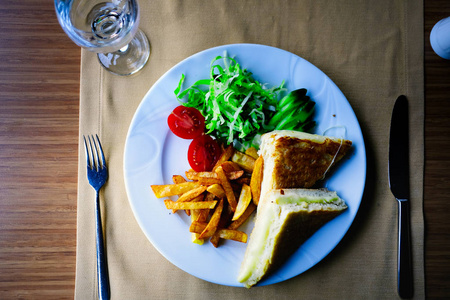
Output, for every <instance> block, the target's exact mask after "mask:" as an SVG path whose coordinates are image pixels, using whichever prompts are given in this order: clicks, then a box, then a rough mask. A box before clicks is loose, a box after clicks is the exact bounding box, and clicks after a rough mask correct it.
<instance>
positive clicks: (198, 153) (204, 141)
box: [188, 135, 222, 172]
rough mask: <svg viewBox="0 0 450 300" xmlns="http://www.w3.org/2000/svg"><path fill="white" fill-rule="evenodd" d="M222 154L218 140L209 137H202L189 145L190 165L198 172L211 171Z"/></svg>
mask: <svg viewBox="0 0 450 300" xmlns="http://www.w3.org/2000/svg"><path fill="white" fill-rule="evenodd" d="M221 153H222V150H221V149H220V146H219V144H218V143H217V142H216V140H214V139H213V138H212V137H210V136H209V135H201V136H199V137H196V138H195V139H194V140H193V141H192V142H191V144H190V145H189V149H188V161H189V165H190V166H191V168H192V169H194V171H196V172H203V171H211V170H212V168H213V167H214V164H215V163H216V162H217V160H218V159H219V157H220V154H221Z"/></svg>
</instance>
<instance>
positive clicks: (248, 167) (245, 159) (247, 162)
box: [231, 151, 256, 173]
mask: <svg viewBox="0 0 450 300" xmlns="http://www.w3.org/2000/svg"><path fill="white" fill-rule="evenodd" d="M231 161H233V162H235V163H237V164H238V165H239V166H240V167H241V168H242V169H244V170H245V171H247V172H249V173H252V172H253V166H254V165H255V161H256V159H254V158H253V157H251V156H250V155H247V154H245V153H243V152H240V151H234V153H233V156H232V157H231Z"/></svg>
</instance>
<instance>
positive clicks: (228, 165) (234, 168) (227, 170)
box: [221, 160, 242, 173]
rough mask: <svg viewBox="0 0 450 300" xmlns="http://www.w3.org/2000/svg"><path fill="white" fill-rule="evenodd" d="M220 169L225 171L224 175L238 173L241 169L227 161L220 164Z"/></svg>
mask: <svg viewBox="0 0 450 300" xmlns="http://www.w3.org/2000/svg"><path fill="white" fill-rule="evenodd" d="M221 166H222V169H223V170H224V171H225V173H230V172H234V171H240V170H242V168H241V167H240V166H239V165H238V164H237V163H235V162H233V161H231V160H228V161H226V162H224V163H222V164H221Z"/></svg>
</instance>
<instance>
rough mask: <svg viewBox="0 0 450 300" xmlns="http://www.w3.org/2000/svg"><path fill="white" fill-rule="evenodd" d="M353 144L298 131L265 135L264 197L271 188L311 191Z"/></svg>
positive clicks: (263, 151)
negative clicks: (307, 189) (310, 188)
mask: <svg viewBox="0 0 450 300" xmlns="http://www.w3.org/2000/svg"><path fill="white" fill-rule="evenodd" d="M351 146H352V142H351V141H349V140H345V139H339V138H334V137H326V136H321V135H315V134H309V133H304V132H299V131H290V130H279V131H272V132H269V133H266V134H264V135H262V137H261V146H260V155H262V156H263V159H264V180H263V187H262V191H261V194H263V193H264V192H267V191H269V190H271V189H285V188H309V187H312V186H314V184H315V183H316V182H317V181H318V180H320V179H323V178H324V177H325V174H326V173H327V172H328V170H329V169H330V168H331V167H332V166H333V165H334V164H335V163H337V162H338V161H339V160H341V159H342V157H344V155H346V154H347V152H348V151H349V150H350V148H351Z"/></svg>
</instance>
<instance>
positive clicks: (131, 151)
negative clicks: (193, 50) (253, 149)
mask: <svg viewBox="0 0 450 300" xmlns="http://www.w3.org/2000/svg"><path fill="white" fill-rule="evenodd" d="M225 51H226V52H227V53H228V55H229V56H231V57H235V58H236V59H237V61H238V62H239V63H240V64H241V66H242V67H243V68H246V69H248V70H249V71H251V72H252V73H253V76H254V78H255V79H256V80H259V81H260V82H263V83H269V84H270V85H279V84H280V83H281V82H282V81H283V80H285V81H286V85H285V86H286V87H287V89H288V90H289V91H290V90H294V89H297V88H306V89H307V90H308V95H309V96H310V97H311V99H313V100H314V101H315V102H316V113H315V119H316V121H317V123H318V126H317V127H316V133H318V134H323V133H324V132H325V131H326V130H327V129H329V128H332V127H333V128H334V127H336V126H343V127H345V130H344V129H342V127H338V128H337V129H331V130H328V131H327V132H326V134H327V135H335V136H338V137H341V136H342V135H343V134H346V135H345V137H346V138H347V139H350V140H352V141H353V152H352V153H351V154H350V155H349V156H348V157H347V159H345V161H344V162H342V163H340V164H339V165H338V167H337V168H335V171H333V172H332V174H330V177H329V178H328V179H326V181H325V182H324V186H326V187H327V188H329V189H330V190H335V191H337V192H338V194H339V196H340V197H342V198H343V199H344V200H345V201H346V202H347V204H348V207H349V209H348V210H347V211H345V212H344V213H343V214H341V215H340V216H338V217H337V218H335V219H334V220H332V221H331V222H329V223H328V224H326V225H325V226H323V227H322V228H321V229H320V230H319V231H318V232H317V233H316V234H314V235H313V236H312V237H311V238H310V239H309V240H308V241H307V242H306V243H304V244H303V245H302V246H301V248H299V250H298V251H297V252H296V253H295V254H294V255H293V256H292V257H291V258H290V259H289V260H288V262H287V263H286V264H285V265H284V266H283V267H282V268H281V269H279V270H278V271H277V272H275V273H273V274H272V275H271V276H269V277H267V278H266V279H265V280H263V281H261V282H260V283H259V285H268V284H273V283H277V282H281V281H284V280H287V279H289V278H292V277H294V276H297V275H299V274H301V273H303V272H304V271H306V270H308V269H309V268H311V267H312V266H314V265H315V264H316V263H318V262H319V261H320V260H322V259H323V258H324V257H325V256H326V255H327V254H328V253H329V252H330V251H331V250H333V248H334V247H335V246H336V245H337V244H338V243H339V241H340V240H341V239H342V238H343V236H344V235H345V234H346V232H347V230H348V228H349V227H350V225H351V223H352V222H353V219H354V218H355V215H356V213H357V211H358V208H359V205H360V202H361V198H362V194H363V190H364V184H365V178H366V153H365V148H364V140H363V136H362V133H361V129H360V126H359V123H358V120H357V118H356V116H355V114H354V112H353V110H352V108H351V106H350V104H349V103H348V101H347V100H346V98H345V96H344V95H343V94H342V92H341V91H340V90H339V88H338V87H337V86H336V85H335V84H334V83H333V82H332V81H331V80H330V79H329V78H328V77H327V76H326V75H325V74H324V73H323V72H322V71H320V70H319V69H318V68H316V67H315V66H314V65H312V64H311V63H309V62H307V61H306V60H304V59H302V58H300V57H298V56H296V55H294V54H292V53H289V52H287V51H284V50H281V49H277V48H273V47H269V46H262V45H255V44H233V45H224V46H220V47H216V48H212V49H208V50H205V51H202V52H200V53H197V54H195V55H193V56H191V57H189V58H187V59H185V60H183V61H182V62H180V63H179V64H177V65H176V66H174V67H173V68H172V69H170V70H169V71H168V72H167V73H166V74H164V76H162V77H161V78H160V79H159V80H158V81H157V82H156V83H155V84H154V86H153V87H151V89H150V90H149V91H148V93H147V94H146V96H145V97H144V99H143V100H142V102H141V104H140V105H139V107H138V109H137V111H136V113H135V115H134V118H133V120H132V123H131V125H130V128H129V132H128V135H127V139H126V143H125V154H124V176H125V185H126V190H127V194H128V198H129V201H130V204H131V207H132V210H133V212H134V215H135V217H136V219H137V221H138V223H139V225H140V227H141V228H142V230H143V231H144V233H145V235H146V236H147V238H148V239H149V240H150V242H151V243H152V244H153V246H154V247H155V248H156V249H158V251H159V252H160V253H161V254H162V255H163V256H165V257H166V258H167V259H168V260H169V261H170V262H172V263H173V264H174V265H176V266H177V267H179V268H180V269H182V270H184V271H186V272H188V273H189V274H192V275H194V276H196V277H198V278H201V279H204V280H207V281H210V282H214V283H217V284H222V285H229V286H242V285H241V284H240V283H239V282H238V281H237V280H236V277H237V274H238V270H239V267H240V264H241V261H242V258H243V256H244V252H245V249H246V246H247V244H243V243H239V242H234V241H225V242H224V243H223V244H222V245H221V246H220V247H218V248H214V247H213V246H212V245H211V244H210V243H209V242H207V243H205V244H204V245H202V246H199V245H197V244H193V243H192V242H191V234H190V233H189V224H190V219H189V217H187V216H186V215H184V214H182V213H177V214H172V213H171V212H170V211H168V210H167V209H166V208H165V206H164V203H163V200H162V199H157V198H156V197H155V196H154V194H153V192H152V190H151V188H150V185H151V184H168V183H172V181H171V177H172V175H173V174H182V175H184V171H185V170H187V169H189V164H188V162H187V148H188V145H189V142H190V141H189V140H182V139H180V138H178V137H176V136H175V135H173V134H172V133H171V132H170V130H169V128H168V126H167V116H168V115H169V113H170V112H171V111H172V109H173V108H175V107H176V106H177V105H179V104H178V102H177V100H176V98H175V95H174V89H175V88H176V87H177V85H178V82H179V79H180V77H181V74H185V75H186V81H185V84H184V87H187V86H190V85H191V84H193V83H194V82H195V81H197V80H198V79H204V78H208V77H209V68H210V63H211V61H212V59H213V58H214V57H216V56H218V55H223V54H224V52H225ZM345 131H346V132H345ZM252 227H253V220H251V221H249V222H247V224H245V226H244V229H245V230H246V232H247V233H248V234H250V232H251V228H252Z"/></svg>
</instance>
